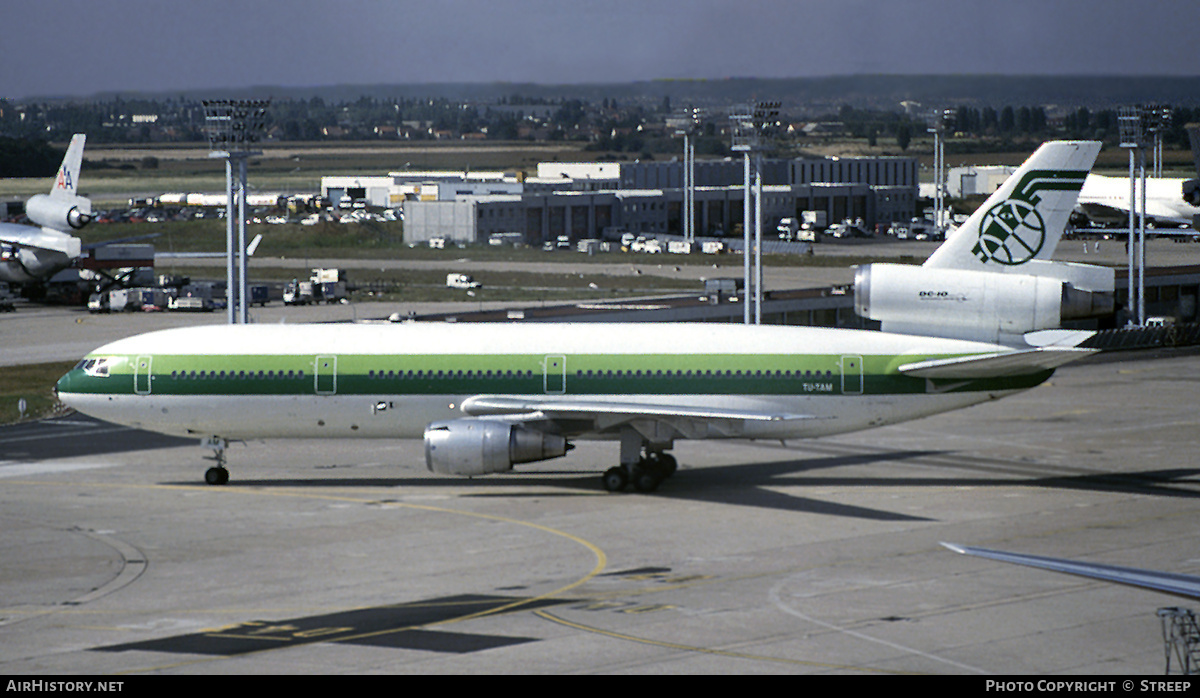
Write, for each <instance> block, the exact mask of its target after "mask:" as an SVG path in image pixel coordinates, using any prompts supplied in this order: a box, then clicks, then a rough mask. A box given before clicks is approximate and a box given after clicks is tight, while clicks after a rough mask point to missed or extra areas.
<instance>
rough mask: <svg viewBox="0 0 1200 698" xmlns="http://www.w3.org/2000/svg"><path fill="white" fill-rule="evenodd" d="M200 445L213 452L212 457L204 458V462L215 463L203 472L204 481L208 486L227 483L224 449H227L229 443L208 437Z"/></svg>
mask: <svg viewBox="0 0 1200 698" xmlns="http://www.w3.org/2000/svg"><path fill="white" fill-rule="evenodd" d="M201 444H202V445H203V446H206V447H208V448H211V449H212V451H213V455H211V456H205V457H204V458H205V460H211V461H216V463H217V464H216V465H214V466H213V467H211V468H209V469H208V470H206V471H204V481H205V482H207V483H208V484H210V485H224V484H225V483H227V482H229V471H228V470H226V469H225V449H226V448H228V447H229V442H228V441H226V440H225V439H222V438H220V437H218V436H209V437H207V438H205V439H204V440H203V441H202V442H201Z"/></svg>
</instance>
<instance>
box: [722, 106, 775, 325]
mask: <svg viewBox="0 0 1200 698" xmlns="http://www.w3.org/2000/svg"><path fill="white" fill-rule="evenodd" d="M781 106H782V104H781V103H780V102H759V103H758V104H756V105H754V106H753V107H750V106H749V105H741V106H737V107H734V108H733V109H731V110H730V112H729V120H730V122H731V126H732V128H731V137H732V143H731V144H730V150H733V151H735V152H740V153H742V155H743V158H744V161H745V183H744V185H743V194H744V195H743V207H742V267H743V272H744V275H745V279H744V285H745V288H744V290H743V291H742V295H743V296H744V298H745V302H744V304H743V308H744V309H743V312H742V322H743V323H744V324H747V325H749V324H750V298H751V296H753V298H754V324H755V325H760V324H762V169H763V166H762V150H763V148H764V145H765V142H766V140H767V137H768V134H769V133H772V132H773V131H774V129H775V127H777V126H778V120H779V108H780V107H781ZM751 153H754V159H755V177H754V182H755V186H754V211H755V215H754V222H755V226H754V245H753V247H751V244H750V154H751ZM751 249H753V250H754V276H753V278H751V275H750V250H751Z"/></svg>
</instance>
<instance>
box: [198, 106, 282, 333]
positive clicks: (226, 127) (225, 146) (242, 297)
mask: <svg viewBox="0 0 1200 698" xmlns="http://www.w3.org/2000/svg"><path fill="white" fill-rule="evenodd" d="M270 104H271V102H270V100H208V101H205V102H203V105H204V130H205V133H206V134H207V135H208V143H209V148H210V149H211V150H212V152H210V153H209V157H213V158H224V159H225V185H226V186H225V194H226V199H225V244H226V248H225V249H226V258H225V308H226V316H227V317H228V319H229V324H231V325H233V324H246V323H247V322H249V317H248V310H247V309H248V306H249V301H248V299H247V295H248V294H247V287H246V161H247V160H248V159H249V158H251V157H253V156H255V155H261V154H262V153H261V152H260V151H256V150H254V145H255V144H256V143H258V141H259V140H260V139H261V138H262V133H263V131H264V130H265V129H266V116H267V107H268V106H270ZM234 163H237V171H238V178H237V180H236V181H235V180H234V176H233V171H234ZM235 202H236V203H235ZM235 217H236V219H237V227H236V229H235V227H234V218H235ZM235 231H236V232H235Z"/></svg>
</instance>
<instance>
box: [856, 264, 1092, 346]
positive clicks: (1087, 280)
mask: <svg viewBox="0 0 1200 698" xmlns="http://www.w3.org/2000/svg"><path fill="white" fill-rule="evenodd" d="M1028 271H1030V272H1033V273H1013V272H1008V273H1002V272H1001V273H998V272H986V271H968V270H962V269H940V268H930V267H923V266H922V267H914V266H909V265H903V264H868V265H864V266H861V267H859V268H858V271H857V272H856V274H855V277H854V309H855V311H856V312H857V313H858V314H859V315H860V316H862V317H864V318H868V319H871V320H878V321H880V322H881V323H882V328H883V330H884V331H887V332H899V333H904V334H921V335H931V336H936V337H951V338H956V339H971V340H977V341H987V342H993V343H1002V344H1013V343H1017V344H1020V343H1022V341H1021V337H1022V336H1023V335H1024V334H1025V333H1027V332H1033V331H1037V330H1045V329H1052V328H1057V327H1060V326H1061V325H1062V322H1063V321H1065V320H1074V319H1080V318H1088V317H1098V316H1101V315H1106V314H1111V313H1112V312H1113V293H1112V291H1113V287H1114V277H1113V270H1111V269H1107V268H1103V267H1092V266H1088V265H1083V264H1062V263H1053V262H1045V263H1038V264H1031V265H1030V268H1029V269H1028Z"/></svg>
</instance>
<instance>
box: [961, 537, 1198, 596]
mask: <svg viewBox="0 0 1200 698" xmlns="http://www.w3.org/2000/svg"><path fill="white" fill-rule="evenodd" d="M942 545H943V546H945V547H946V548H948V549H950V550H953V551H954V552H956V553H962V554H963V555H974V556H976V557H984V558H988V559H990V560H998V561H1000V562H1011V563H1013V564H1017V565H1025V566H1027V567H1037V568H1039V569H1043V570H1050V571H1052V572H1062V573H1063V574H1073V575H1075V576H1077V577H1087V578H1089V579H1099V580H1101V581H1105V582H1113V583H1115V584H1124V585H1126V586H1132V587H1138V588H1141V589H1151V590H1153V591H1160V592H1162V593H1164V594H1171V595H1173V596H1182V597H1184V598H1188V599H1200V577H1194V576H1192V575H1188V574H1174V573H1171V572H1156V571H1154V570H1143V569H1138V568H1136V567H1117V566H1115V565H1101V564H1097V563H1090V562H1075V561H1073V560H1066V559H1063V558H1056V557H1039V556H1037V555H1022V554H1020V553H1006V552H1003V551H1001V550H988V549H987V548H973V547H970V546H966V545H958V544H956V543H942Z"/></svg>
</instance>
